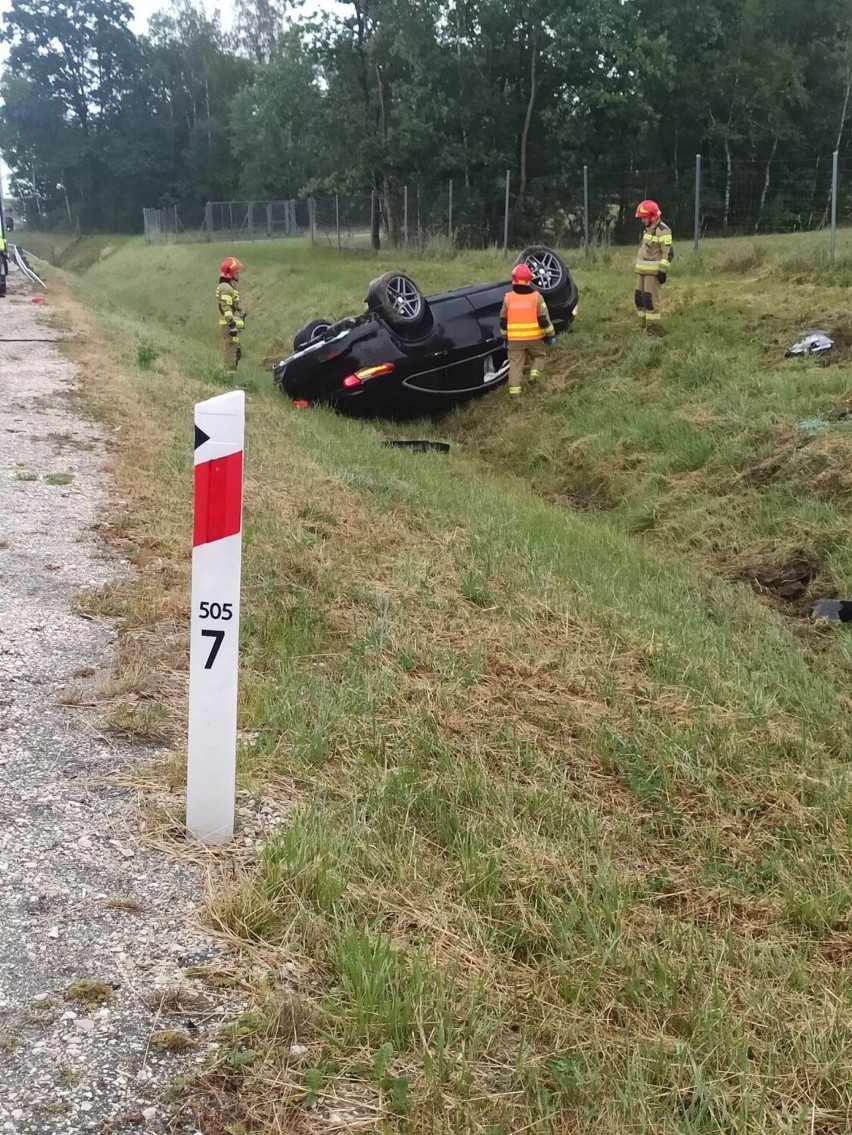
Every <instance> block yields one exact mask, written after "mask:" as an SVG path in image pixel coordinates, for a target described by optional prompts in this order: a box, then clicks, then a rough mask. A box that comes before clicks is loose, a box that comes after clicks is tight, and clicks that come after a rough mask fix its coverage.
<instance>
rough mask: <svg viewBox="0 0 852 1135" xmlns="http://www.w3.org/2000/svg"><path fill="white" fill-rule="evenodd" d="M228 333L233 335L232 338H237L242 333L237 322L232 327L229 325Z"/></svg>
mask: <svg viewBox="0 0 852 1135" xmlns="http://www.w3.org/2000/svg"><path fill="white" fill-rule="evenodd" d="M228 334H229V335H230V336H231V338H232V339H236V338H237V337H238V336H239V334H240V329H239V327H237V325H236V324H234V325H233V326H232V327H229V328H228Z"/></svg>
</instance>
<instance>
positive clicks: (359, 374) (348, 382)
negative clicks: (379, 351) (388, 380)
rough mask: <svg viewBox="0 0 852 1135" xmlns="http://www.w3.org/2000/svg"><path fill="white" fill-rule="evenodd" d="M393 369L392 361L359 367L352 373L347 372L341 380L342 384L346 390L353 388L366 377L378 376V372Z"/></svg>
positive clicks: (366, 379) (384, 372) (387, 372)
mask: <svg viewBox="0 0 852 1135" xmlns="http://www.w3.org/2000/svg"><path fill="white" fill-rule="evenodd" d="M392 370H393V363H379V365H378V366H374V367H361V369H360V370H356V371H355V373H354V374H347V376H346V378H344V380H343V385H344V386H345V387H346V389H347V390H353V389H354V388H355V387H356V386H361V385H362V384H363V383H364V382H367V381H368V379H371V378H378V377H379V375H380V374H390V372H391V371H392Z"/></svg>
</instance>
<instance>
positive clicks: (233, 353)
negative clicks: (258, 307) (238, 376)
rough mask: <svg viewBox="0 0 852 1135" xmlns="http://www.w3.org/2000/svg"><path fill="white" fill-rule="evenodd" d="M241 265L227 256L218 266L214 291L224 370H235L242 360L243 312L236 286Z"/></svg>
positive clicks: (232, 257) (234, 258)
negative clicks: (216, 286)
mask: <svg viewBox="0 0 852 1135" xmlns="http://www.w3.org/2000/svg"><path fill="white" fill-rule="evenodd" d="M241 268H242V264H240V262H239V260H237V259H236V257H234V256H227V257H226V258H225V259H224V260H223V261H222V263H221V265H220V266H219V286H218V288H217V289H216V302H217V303H218V304H219V328H220V329H221V332H222V349H223V353H224V360H225V370H236V369H237V367H238V366H239V363H240V359H241V358H242V354H243V349H242V347H241V346H240V332H241V331H242V329H243V328H244V327H245V318H246V316H245V312H244V311H243V309H242V307H241V306H240V293H239V292H238V291H237V289H236V285H237V284H238V283H239V282H240V269H241Z"/></svg>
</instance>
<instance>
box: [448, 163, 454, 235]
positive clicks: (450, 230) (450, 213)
mask: <svg viewBox="0 0 852 1135" xmlns="http://www.w3.org/2000/svg"><path fill="white" fill-rule="evenodd" d="M447 237H448V238H449V241H450V244H452V243H453V179H452V178H450V181H449V196H448V198H447Z"/></svg>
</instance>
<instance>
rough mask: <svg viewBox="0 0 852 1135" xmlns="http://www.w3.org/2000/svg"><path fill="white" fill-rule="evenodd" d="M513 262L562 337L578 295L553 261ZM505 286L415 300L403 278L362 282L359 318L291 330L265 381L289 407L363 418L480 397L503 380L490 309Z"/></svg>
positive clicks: (496, 321) (494, 313)
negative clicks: (528, 277)
mask: <svg viewBox="0 0 852 1135" xmlns="http://www.w3.org/2000/svg"><path fill="white" fill-rule="evenodd" d="M516 263H518V264H520V263H525V264H527V265H528V266H529V268H530V271H531V272H532V275H533V284H534V286H535V287H536V288H537V289H538V291H540V292H541V294H542V295H543V296H544V298H545V300H546V302H547V305H548V309H549V311H550V316H551V319H552V321H553V325H554V328H555V329H556V331H557V333H559V332H562V331H565V330H567V329H568V328H569V327H570V325H571V322H572V320H573V318H574V313H575V310H576V307H577V300H578V294H577V287H576V285H575V283H574V281H573V280H572V278H571V273H570V272H569V270H568V267H567V265H566V264H565V263H564V261H563V260H562V259H561V257H560V256H559V254H558V253H557V252H555V251H554V250H553V249H552V248H547V247H545V246H543V245H537V246H533V247H530V248H526V249H524V251H523V252H522V253H521V254H520V256H519V257H518V258H517V261H516ZM510 287H511V283H510V281H509V280H502V281H499V282H497V283H493V284H474V285H469V286H467V287H463V288H456V289H454V290H452V291H449V292H441V293H439V294H437V295H432V296H425V295H424V294H423V293H422V292H421V290H420V288H419V287H418V286H417V284H416V283H415V281H414V280H413V279H412V278H411V276H409V275H408V274H407V273H406V272H403V271H401V270H398V271H392V272H385V273H384V275H382V276H379V277H378V278H377V279H375V280H373V281H372V282H371V284H370V285H369V288H368V290H367V299H366V307H367V310H366V311H365V312H364V314H363V315H357V316H350V317H348V318H346V319H341V320H338V321H334V320H332V319H330V318H328V317H324V318H317V319H313V320H311V322H310V323H307V324H305V326H304V327H302V328H300V329H299V331H297V333H296V335H295V336H294V338H293V354H292V355H290V356H289V357H288V358H285V359H282V360H281V361H280V362H279V363H278V364H277V365H276V366H275V367H274V370H273V377H274V381H275V383H276V384H277V385H278V386H279V387H280V388H281V389H282V390H283V391H284V393H285V394H287V395H288V396H289V397H290V398H291V399H293V401H294V402H297V403H300V404H304V403H308V404H316V403H321V404H325V405H329V406H332V407H333V408H334V409H336V410H341V411H344V412H346V413H351V414H358V415H363V416H373V417H391V418H393V417H412V416H415V415H418V414H428V413H431V412H434V411H435V410H444V409H447V408H449V407H450V406H453V405H456V404H458V403H459V402H463V401H466V400H467V399H469V398H476V397H479V396H481V395H483V394H487V393H488V391H489V390H493V389H495V388H496V387H497V386H499V385H500V383H502V382H503V381H505V379H506V377H507V374H508V358H507V353H506V345H505V343H504V341H503V339H502V337H501V335H500V309H501V307H502V304H503V297H504V296H505V294H506V292H507V291H508V290H509V288H510Z"/></svg>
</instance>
